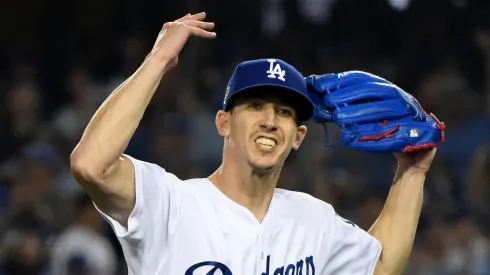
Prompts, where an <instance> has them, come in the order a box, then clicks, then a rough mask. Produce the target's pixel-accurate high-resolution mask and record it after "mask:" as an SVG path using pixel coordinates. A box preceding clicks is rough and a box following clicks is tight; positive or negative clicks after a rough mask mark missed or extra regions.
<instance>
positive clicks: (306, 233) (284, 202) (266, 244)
mask: <svg viewBox="0 0 490 275" xmlns="http://www.w3.org/2000/svg"><path fill="white" fill-rule="evenodd" d="M205 17H206V15H205V14H204V13H197V14H193V15H190V14H188V15H186V16H184V17H183V18H180V19H178V20H176V21H173V22H169V23H166V24H165V25H164V26H163V29H162V31H161V32H160V34H159V36H158V38H157V40H156V43H155V45H154V48H153V49H152V51H151V53H150V54H149V55H148V57H147V59H146V60H145V61H144V63H143V64H142V65H141V67H139V69H138V70H136V72H135V73H134V74H133V75H132V76H131V77H129V78H128V79H127V81H125V82H124V83H123V84H122V85H121V86H119V87H118V88H117V89H116V90H115V91H114V92H113V93H112V94H111V95H110V96H109V97H108V98H107V100H106V101H105V102H104V103H103V104H102V105H101V107H100V108H99V110H98V111H97V112H96V113H95V115H94V117H93V118H92V120H91V121H90V123H89V125H88V127H87V128H86V130H85V132H84V134H83V136H82V138H81V141H80V142H79V144H78V145H77V147H76V148H75V149H74V151H73V153H72V155H71V167H72V171H73V174H74V176H75V178H76V179H77V181H78V182H79V183H80V184H81V185H82V186H83V187H84V189H85V190H86V192H87V193H88V194H89V195H90V197H91V198H92V200H93V202H94V204H95V206H96V208H97V209H98V211H99V212H100V213H101V215H102V216H103V217H104V218H105V219H106V220H107V221H108V222H109V223H110V225H111V226H112V228H113V231H114V233H115V235H116V236H117V238H118V239H119V242H120V244H121V246H122V249H123V252H124V256H125V260H126V262H127V265H128V270H129V274H133V275H137V274H138V275H150V274H151V275H177V274H185V275H204V274H207V275H218V274H224V275H232V274H233V275H245V274H256V275H293V274H294V275H314V274H349V275H361V274H363V275H364V274H400V273H401V272H402V270H403V267H404V265H405V263H406V261H407V258H408V256H409V254H410V250H411V247H412V242H413V239H414V236H415V231H416V226H417V221H418V217H419V213H420V210H421V202H422V189H423V188H422V187H423V182H424V179H425V175H426V172H427V171H428V169H429V166H430V163H431V161H432V159H433V157H434V154H435V150H429V151H420V152H418V153H416V154H414V155H411V154H406V153H399V154H397V158H398V163H399V169H398V171H397V174H396V176H395V180H394V183H393V187H392V190H391V191H390V194H389V197H388V199H387V202H386V205H385V207H384V209H383V211H382V213H381V215H380V217H379V219H378V220H377V222H376V224H375V225H373V227H372V228H371V229H370V230H369V232H366V231H364V230H362V229H360V228H358V227H357V226H356V225H355V224H353V223H352V222H349V221H347V220H345V219H343V218H341V217H340V216H338V215H337V214H336V213H335V211H334V209H333V208H332V206H331V205H329V204H327V203H325V202H323V201H320V200H318V199H316V198H314V197H312V196H310V195H307V194H304V193H299V192H293V191H287V190H282V189H278V188H276V184H277V181H278V178H279V174H280V172H281V169H282V167H283V164H284V161H285V160H286V158H287V156H288V155H289V153H290V151H291V150H292V149H293V150H297V149H298V148H299V147H300V145H301V143H302V141H303V139H304V138H305V135H306V132H307V128H306V126H304V125H303V124H302V122H304V121H306V120H309V119H310V118H312V116H314V114H315V107H316V105H315V104H314V101H312V99H311V98H310V96H308V91H307V88H308V87H307V84H306V82H305V78H304V77H303V76H302V75H301V74H300V73H299V72H298V71H297V70H296V69H295V68H294V67H292V66H291V65H289V64H288V63H286V62H284V61H282V60H279V59H257V60H250V61H245V62H242V63H240V64H239V65H238V66H237V67H236V69H235V71H234V73H233V75H232V76H231V78H230V81H229V83H228V85H227V87H226V90H225V93H224V101H223V109H222V110H220V111H219V112H217V114H216V128H217V131H218V133H219V134H220V135H221V136H222V137H223V141H224V146H223V161H222V164H221V165H220V166H219V167H218V168H217V170H216V172H215V173H213V174H212V175H210V176H209V177H207V178H196V179H189V180H182V179H179V178H177V177H176V176H175V175H173V174H172V173H171V171H166V170H165V169H164V168H162V167H159V166H158V165H156V164H152V163H148V162H144V161H141V160H137V159H135V158H133V157H131V156H128V155H125V154H123V152H124V151H125V149H126V146H127V145H128V142H129V141H130V139H131V136H132V135H133V133H134V131H135V130H136V128H137V127H138V124H139V122H140V120H141V118H142V116H143V114H144V112H145V109H146V108H147V105H148V103H149V102H150V100H151V98H152V96H153V93H154V92H155V90H156V87H157V86H158V84H159V82H160V80H161V79H162V77H164V76H165V74H166V73H167V72H168V71H169V70H170V69H172V68H173V67H174V66H175V65H177V62H178V55H179V53H180V51H181V50H182V48H183V46H184V45H185V43H186V41H187V40H188V39H189V38H190V37H199V38H206V39H211V38H214V37H215V36H216V34H215V33H214V32H212V30H213V28H214V24H213V23H210V22H205V21H204V20H205ZM315 79H316V80H318V81H320V80H321V79H320V78H315ZM322 85H323V84H322ZM310 86H311V85H310ZM320 86H321V85H320ZM320 86H318V87H317V88H319V89H321V87H320Z"/></svg>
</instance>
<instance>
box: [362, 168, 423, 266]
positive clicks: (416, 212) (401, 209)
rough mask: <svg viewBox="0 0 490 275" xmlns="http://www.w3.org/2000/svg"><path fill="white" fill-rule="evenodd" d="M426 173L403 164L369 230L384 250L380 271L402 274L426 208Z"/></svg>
mask: <svg viewBox="0 0 490 275" xmlns="http://www.w3.org/2000/svg"><path fill="white" fill-rule="evenodd" d="M424 181H425V173H423V172H420V171H416V170H409V169H408V168H404V167H399V168H398V170H397V173H396V176H395V179H394V182H393V185H392V186H391V189H390V192H389V194H388V198H387V200H386V202H385V205H384V207H383V210H382V211H381V214H380V216H379V218H378V220H377V221H376V222H375V224H374V225H373V226H372V227H371V229H370V230H369V233H370V234H371V235H372V236H374V237H375V238H376V239H377V240H379V241H380V243H381V245H382V246H383V252H382V255H381V258H380V264H379V265H378V267H377V271H379V272H377V273H376V274H401V273H402V271H403V269H404V267H405V265H406V263H407V261H408V258H409V256H410V252H411V250H412V246H413V242H414V239H415V234H416V231H417V225H418V221H419V217H420V212H421V209H422V200H423V188H424Z"/></svg>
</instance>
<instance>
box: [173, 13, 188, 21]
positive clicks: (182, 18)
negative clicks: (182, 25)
mask: <svg viewBox="0 0 490 275" xmlns="http://www.w3.org/2000/svg"><path fill="white" fill-rule="evenodd" d="M191 16H192V15H191V14H190V13H188V14H186V15H184V16H182V17H181V18H179V19H177V20H175V22H182V21H184V20H187V19H189V17H191Z"/></svg>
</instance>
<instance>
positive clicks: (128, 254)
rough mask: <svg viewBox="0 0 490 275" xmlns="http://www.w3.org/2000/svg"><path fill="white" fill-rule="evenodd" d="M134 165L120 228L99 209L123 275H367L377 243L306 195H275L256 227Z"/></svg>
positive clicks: (192, 185) (216, 200) (233, 210)
mask: <svg viewBox="0 0 490 275" xmlns="http://www.w3.org/2000/svg"><path fill="white" fill-rule="evenodd" d="M127 157H128V158H129V159H130V160H131V161H132V162H133V164H134V168H135V179H136V204H135V207H134V209H133V211H132V213H131V215H130V217H129V220H128V226H127V228H126V227H123V226H121V225H120V224H119V223H118V222H117V221H115V220H114V219H112V218H110V217H109V216H107V215H106V214H104V213H103V212H101V211H100V210H99V212H100V213H101V214H102V216H103V217H104V218H105V219H106V220H107V221H108V222H109V223H110V224H111V226H112V228H113V230H114V232H115V234H116V236H117V237H118V239H119V242H120V244H121V246H122V249H123V252H124V256H125V259H126V262H127V264H128V269H129V274H131V275H205V274H206V275H293V274H294V275H315V274H317V275H318V274H349V275H361V274H362V275H366V274H373V272H374V267H375V266H376V263H377V261H378V258H379V255H380V253H381V244H380V243H379V242H378V241H377V240H376V239H375V238H373V237H372V236H371V235H369V234H368V233H367V232H365V231H363V230H361V229H360V228H358V227H356V226H354V225H353V224H352V223H350V222H348V221H346V220H344V219H342V218H341V217H339V216H338V215H337V214H336V213H335V211H334V209H333V208H332V206H331V205H329V204H327V203H325V202H323V201H320V200H318V199H316V198H314V197H312V196H310V195H308V194H304V193H300V192H293V191H287V190H283V189H276V191H275V193H274V196H273V199H272V202H271V205H270V207H269V211H268V213H267V215H266V217H265V218H264V220H263V221H262V222H261V223H260V222H258V220H257V219H256V218H255V217H254V215H253V214H252V213H251V212H250V211H249V210H248V209H246V208H245V207H243V206H241V205H239V204H237V203H236V202H234V201H233V200H231V199H229V198H228V197H227V196H225V195H224V194H223V193H222V192H221V191H220V190H219V189H217V188H216V187H215V186H214V185H213V184H212V183H211V182H210V181H209V180H207V179H205V178H200V179H190V180H186V181H182V180H180V179H178V178H177V177H176V176H175V175H173V174H171V173H169V172H166V171H165V170H164V169H163V168H161V167H159V166H158V165H156V164H151V163H147V162H143V161H139V160H136V159H134V158H132V157H129V156H127Z"/></svg>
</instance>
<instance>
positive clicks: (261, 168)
mask: <svg viewBox="0 0 490 275" xmlns="http://www.w3.org/2000/svg"><path fill="white" fill-rule="evenodd" d="M248 164H249V165H250V167H252V169H253V170H254V171H256V172H263V173H265V172H270V171H273V170H274V169H275V168H276V167H278V166H279V164H280V162H279V161H278V160H274V159H271V158H260V159H255V160H249V161H248Z"/></svg>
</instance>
